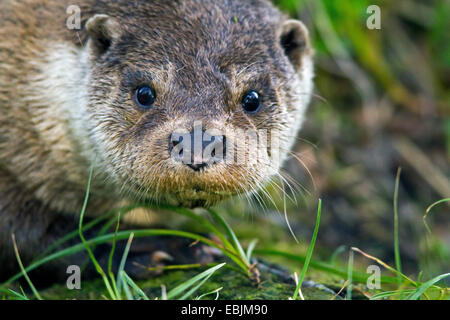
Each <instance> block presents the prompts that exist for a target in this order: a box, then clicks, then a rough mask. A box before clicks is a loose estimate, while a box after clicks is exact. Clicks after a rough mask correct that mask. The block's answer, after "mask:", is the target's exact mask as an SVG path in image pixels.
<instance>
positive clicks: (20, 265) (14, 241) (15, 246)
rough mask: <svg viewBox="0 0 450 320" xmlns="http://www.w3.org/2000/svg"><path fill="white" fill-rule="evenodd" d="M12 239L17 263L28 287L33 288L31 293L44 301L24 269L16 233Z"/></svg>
mask: <svg viewBox="0 0 450 320" xmlns="http://www.w3.org/2000/svg"><path fill="white" fill-rule="evenodd" d="M11 237H12V241H13V246H14V253H15V254H16V258H17V263H18V264H19V267H20V270H21V272H22V274H23V276H24V277H25V279H26V280H27V283H28V285H29V286H30V288H31V291H33V294H34V296H35V297H36V298H37V299H38V300H43V299H42V297H41V295H40V294H39V292H38V291H37V290H36V288H35V287H34V285H33V282H31V279H30V277H28V274H27V271H26V270H25V268H24V267H23V264H22V260H21V259H20V255H19V249H18V248H17V243H16V236H15V235H14V233H13V234H12V235H11Z"/></svg>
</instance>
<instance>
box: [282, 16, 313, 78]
mask: <svg viewBox="0 0 450 320" xmlns="http://www.w3.org/2000/svg"><path fill="white" fill-rule="evenodd" d="M280 42H281V46H282V47H283V49H284V52H285V53H286V55H287V57H288V58H289V60H290V61H291V63H292V64H293V66H294V68H295V70H297V71H298V70H300V67H301V66H302V57H303V56H304V55H305V54H310V52H311V45H310V42H309V34H308V29H307V28H306V27H305V25H304V24H303V23H301V22H300V21H298V20H287V21H286V22H285V23H284V24H283V27H282V30H281V36H280Z"/></svg>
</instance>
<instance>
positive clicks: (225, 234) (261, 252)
mask: <svg viewBox="0 0 450 320" xmlns="http://www.w3.org/2000/svg"><path fill="white" fill-rule="evenodd" d="M92 175H93V170H92V169H91V172H90V178H89V182H88V186H87V190H86V196H85V201H84V205H83V208H82V211H81V214H80V222H79V229H78V236H79V238H80V239H81V242H82V243H81V244H78V245H75V246H72V247H69V248H67V249H64V250H61V251H58V252H54V253H52V254H49V255H47V256H45V257H43V258H41V259H40V260H38V261H36V262H34V263H32V264H31V265H30V266H28V267H24V266H23V265H22V263H21V260H20V255H19V252H18V250H17V247H16V246H15V250H16V256H17V260H18V262H19V266H20V268H21V272H20V273H19V274H17V275H16V276H15V277H13V278H11V279H10V280H9V281H7V282H5V283H3V284H2V285H1V286H0V290H2V292H5V293H6V295H7V296H9V297H11V298H13V299H21V300H26V299H28V297H27V296H26V294H25V292H24V291H23V290H21V293H19V292H17V291H13V290H11V289H9V288H6V286H7V285H10V284H12V283H13V282H14V281H16V280H17V279H19V278H20V277H22V276H23V277H24V278H25V279H26V281H27V283H28V284H29V286H30V289H31V291H32V292H33V294H34V296H35V298H36V299H42V297H41V295H40V294H39V292H38V291H37V290H36V288H35V287H34V286H33V283H32V281H31V279H30V278H29V276H28V272H30V271H32V270H35V269H36V268H38V267H41V266H42V265H44V264H46V263H49V262H50V261H53V260H56V259H59V258H62V257H65V256H70V255H73V254H75V253H78V252H80V251H83V250H84V251H86V252H87V254H88V255H89V258H90V261H91V263H93V264H94V266H95V268H96V270H97V272H98V274H99V276H100V277H101V278H102V279H103V283H104V286H105V289H106V292H107V293H108V296H107V298H108V299H111V300H121V299H143V300H147V299H150V297H148V296H147V295H146V294H145V292H144V291H143V290H142V289H141V288H139V286H138V285H137V284H136V283H135V282H134V281H133V280H132V279H131V278H130V277H129V276H128V274H127V273H126V272H125V271H124V266H125V263H126V260H127V256H128V252H129V249H130V246H131V245H132V241H133V239H134V238H135V237H136V238H137V237H152V236H160V235H166V236H174V237H184V238H188V239H191V240H193V241H200V242H203V243H204V244H207V245H209V246H212V247H215V248H216V249H219V250H220V251H222V253H223V254H224V256H226V257H227V258H228V259H229V260H230V261H231V262H232V263H234V265H235V270H237V271H238V272H241V273H243V274H245V275H247V276H248V277H249V279H251V280H252V281H253V282H255V283H258V282H259V279H258V273H257V272H254V270H255V266H254V265H253V264H252V262H251V261H252V257H253V256H254V255H257V256H280V257H283V258H285V259H288V260H294V261H297V262H300V263H302V264H303V267H302V270H301V273H300V278H299V280H298V282H297V286H296V289H295V292H294V294H293V296H292V299H294V300H295V299H297V298H298V296H299V294H300V295H301V287H302V284H303V282H304V279H305V278H306V277H307V274H308V271H309V270H310V269H313V270H315V271H320V272H324V273H327V274H330V275H333V276H338V277H340V278H341V279H343V280H346V281H347V282H348V285H347V296H346V298H347V299H351V298H352V296H353V295H352V292H353V284H354V283H355V284H359V285H361V284H364V283H365V282H366V281H367V279H368V275H367V274H365V273H364V272H362V271H358V270H355V269H354V263H353V252H359V253H361V254H362V255H363V256H364V257H366V258H368V259H371V260H374V261H376V262H377V263H378V264H380V265H381V266H383V267H385V268H386V269H387V270H388V271H390V272H392V273H393V274H394V275H395V277H390V276H386V275H383V276H382V277H381V279H380V280H381V283H382V284H384V285H389V286H393V285H395V284H396V285H397V288H396V289H395V290H387V291H379V292H377V293H376V294H374V295H372V296H371V297H370V298H371V299H374V300H376V299H384V298H392V297H394V298H397V299H399V298H402V299H412V300H417V299H420V298H421V297H424V298H425V299H428V298H429V295H427V292H429V291H432V292H436V291H437V292H439V293H440V295H439V297H440V298H441V299H443V298H446V297H447V296H448V291H449V290H448V288H444V287H440V286H438V285H437V283H438V282H440V281H442V280H443V279H445V278H446V277H448V276H449V275H450V274H442V275H439V276H436V277H434V278H433V279H431V280H428V281H426V282H421V281H420V280H421V279H418V280H413V279H411V278H410V277H408V276H406V275H404V274H403V273H402V272H401V269H400V268H399V267H398V264H397V267H396V268H393V267H390V266H389V265H388V264H386V263H385V262H383V261H381V260H380V259H377V258H376V257H373V256H371V255H369V254H367V253H365V252H363V251H361V250H360V249H357V248H352V249H351V250H350V252H349V253H350V255H349V261H348V266H347V268H345V267H339V266H338V265H337V263H336V262H335V261H333V263H325V262H320V261H315V260H313V259H312V255H313V252H314V248H315V244H316V240H317V238H318V231H319V225H320V220H321V215H322V201H321V200H320V201H319V205H318V209H317V217H316V226H315V228H314V232H313V236H312V239H311V242H310V244H309V246H308V250H307V253H306V255H305V256H302V255H296V254H292V253H288V252H283V251H277V250H271V249H256V245H257V239H254V240H252V241H251V242H250V244H249V245H248V247H247V250H244V247H243V246H242V244H241V242H240V241H239V239H238V237H237V235H236V234H235V232H234V231H233V229H232V228H231V227H230V225H229V224H228V223H227V222H226V220H225V219H224V218H223V217H222V216H221V215H219V214H218V213H217V212H215V211H214V210H211V209H208V210H207V211H206V212H204V213H205V214H206V213H207V214H209V215H210V217H212V218H213V220H214V221H215V223H216V224H217V226H216V225H215V224H213V223H211V222H210V221H209V220H208V219H206V218H205V217H204V216H203V215H202V214H199V213H196V212H194V211H191V210H188V209H184V208H177V207H170V206H164V207H163V208H164V209H166V210H167V209H171V210H173V211H174V212H176V213H178V214H180V215H183V216H185V217H188V218H189V219H192V220H193V221H195V222H197V223H199V224H200V225H201V226H202V227H203V228H204V229H205V231H208V232H211V233H213V234H215V235H216V236H217V238H218V239H220V241H221V242H220V243H217V242H213V241H211V240H210V239H208V238H206V237H204V236H202V235H200V234H195V233H190V232H186V231H180V230H164V229H143V230H127V231H120V232H119V231H118V230H119V223H120V217H121V214H120V212H121V211H119V213H118V214H117V215H116V216H113V217H111V216H108V217H109V219H111V220H110V221H116V227H115V231H114V232H113V233H110V234H102V235H99V236H97V237H94V238H92V239H86V238H85V237H84V234H83V231H85V230H86V229H87V228H90V227H92V226H91V225H88V226H84V225H83V219H84V215H85V213H86V210H87V203H88V199H89V191H90V182H91V179H92ZM399 179H400V175H399V174H398V175H397V178H396V191H395V195H394V199H395V200H394V215H395V217H396V218H395V219H398V215H397V213H396V212H397V209H396V208H395V207H396V205H397V198H398V191H397V190H398V182H399ZM140 206H142V205H140ZM137 207H139V206H138V205H137ZM99 221H100V220H99ZM101 221H105V225H108V226H111V225H112V224H111V223H108V219H104V220H101ZM397 227H398V223H396V224H395V228H397ZM394 235H395V239H396V240H395V243H396V245H395V248H396V258H397V257H399V256H400V255H399V252H398V251H397V250H398V248H399V247H398V232H397V231H395V230H394ZM75 236H76V233H71V236H70V237H69V236H67V237H65V239H64V241H68V240H70V239H71V238H73V237H75ZM120 240H127V245H126V247H125V250H124V253H123V255H122V258H121V263H120V266H119V270H118V272H117V275H114V274H113V272H112V257H113V255H114V251H115V247H116V246H115V244H116V242H117V241H120ZM64 241H61V243H64ZM108 242H109V243H111V242H112V250H111V253H110V258H109V263H108V270H107V272H105V271H104V270H103V268H102V267H101V266H100V264H99V263H98V261H97V259H96V258H95V256H94V253H93V249H92V248H93V246H95V245H98V244H101V243H108ZM340 251H342V250H340ZM335 259H336V257H334V258H333V259H332V260H335ZM225 264H226V262H222V263H220V264H214V265H212V266H210V267H209V268H208V269H207V270H205V271H203V272H201V273H199V274H198V275H196V276H194V277H192V278H190V279H187V280H186V281H184V282H183V283H180V284H179V285H177V286H176V287H175V288H173V289H172V290H170V291H169V292H164V293H163V294H162V295H161V296H160V297H153V299H181V300H184V299H188V298H192V297H194V293H196V292H197V291H198V290H199V289H200V288H201V287H202V286H203V285H204V284H205V283H206V282H207V281H208V280H209V279H210V277H211V276H213V275H214V273H215V272H216V271H217V270H219V269H220V268H222V267H224V266H225ZM202 267H203V266H201V265H193V266H168V267H167V268H168V269H167V270H170V269H172V270H173V269H186V268H202ZM249 281H250V280H249ZM222 288H226V285H225V284H224V286H223V287H222ZM222 288H217V289H215V290H213V291H210V292H206V293H203V294H200V295H199V296H197V298H199V299H201V298H204V297H207V296H209V295H216V296H217V297H218V295H219V291H220V290H222Z"/></svg>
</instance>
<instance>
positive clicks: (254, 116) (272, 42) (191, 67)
mask: <svg viewBox="0 0 450 320" xmlns="http://www.w3.org/2000/svg"><path fill="white" fill-rule="evenodd" d="M229 2H230V1H216V0H214V1H212V0H211V1H208V7H209V8H212V9H211V10H210V11H209V12H208V13H207V12H206V11H205V10H199V9H198V6H199V4H198V1H194V0H192V1H181V2H175V1H173V2H172V1H160V2H158V1H157V2H156V3H153V2H152V4H151V5H150V4H147V3H142V4H139V5H138V10H137V11H136V12H138V13H137V14H136V15H135V17H134V20H133V23H130V21H127V15H126V14H125V13H117V14H116V15H115V16H112V15H111V16H106V15H95V16H93V17H92V18H90V19H89V21H88V22H87V24H86V30H87V33H88V35H89V40H88V45H87V47H86V49H84V50H86V51H87V54H88V56H89V59H88V62H87V63H88V64H89V66H88V68H89V70H90V74H89V86H88V97H89V102H88V107H87V112H88V113H89V117H88V119H89V120H88V122H89V123H88V126H89V128H90V130H91V139H92V140H93V141H92V143H93V144H94V145H95V147H96V148H97V149H98V151H99V154H100V155H101V159H99V160H97V161H100V162H101V164H102V165H101V167H102V168H103V170H105V172H104V173H105V174H107V175H108V176H109V177H111V179H112V181H114V184H115V185H116V187H117V189H118V190H121V191H123V192H124V193H125V194H127V195H131V196H132V197H134V198H137V199H152V200H156V201H162V202H169V203H172V204H177V205H183V206H191V207H192V206H198V205H201V206H209V205H213V204H215V203H217V202H219V201H221V200H223V199H225V198H227V197H230V196H233V195H237V194H246V193H249V192H253V191H256V190H258V189H259V188H260V187H261V186H262V185H263V184H264V183H266V182H267V181H268V180H269V179H270V178H271V177H272V176H273V175H275V174H277V172H278V170H279V167H280V165H281V163H282V161H283V159H284V158H285V157H286V154H287V153H288V150H289V149H290V148H291V146H292V144H293V142H294V139H295V137H296V134H297V131H298V129H299V128H300V126H301V123H302V120H303V114H304V111H305V109H306V106H307V104H308V102H309V99H310V94H311V90H312V62H311V50H310V46H309V40H308V34H307V31H306V29H305V27H304V26H303V24H301V23H300V22H298V21H294V20H285V19H284V17H283V16H282V15H281V14H280V13H279V12H278V11H277V10H276V9H275V8H273V7H272V6H271V5H270V4H268V3H266V2H265V1H255V2H253V4H252V5H250V4H249V3H246V2H245V1H244V2H243V1H240V0H239V1H238V0H236V1H232V2H233V5H231V6H230V4H229ZM202 3H203V2H202Z"/></svg>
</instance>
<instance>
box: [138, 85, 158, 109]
mask: <svg viewBox="0 0 450 320" xmlns="http://www.w3.org/2000/svg"><path fill="white" fill-rule="evenodd" d="M155 100H156V95H155V92H154V91H153V90H152V88H150V87H149V86H141V87H139V88H137V90H136V102H137V104H138V105H139V107H140V108H142V109H149V108H151V106H153V104H154V103H155Z"/></svg>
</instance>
